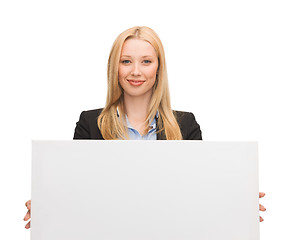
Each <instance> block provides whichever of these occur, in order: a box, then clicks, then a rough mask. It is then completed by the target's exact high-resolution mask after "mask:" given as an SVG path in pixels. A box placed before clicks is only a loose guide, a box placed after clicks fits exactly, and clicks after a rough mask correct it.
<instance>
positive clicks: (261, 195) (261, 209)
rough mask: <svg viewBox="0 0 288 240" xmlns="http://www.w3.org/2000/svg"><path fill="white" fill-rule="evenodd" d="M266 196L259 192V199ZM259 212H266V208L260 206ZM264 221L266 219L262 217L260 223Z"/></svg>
mask: <svg viewBox="0 0 288 240" xmlns="http://www.w3.org/2000/svg"><path fill="white" fill-rule="evenodd" d="M264 196H265V193H264V192H259V198H262V197H264ZM259 210H260V211H263V212H264V211H266V208H265V207H264V206H263V205H261V204H259ZM263 221H264V219H263V218H262V217H261V216H260V222H263Z"/></svg>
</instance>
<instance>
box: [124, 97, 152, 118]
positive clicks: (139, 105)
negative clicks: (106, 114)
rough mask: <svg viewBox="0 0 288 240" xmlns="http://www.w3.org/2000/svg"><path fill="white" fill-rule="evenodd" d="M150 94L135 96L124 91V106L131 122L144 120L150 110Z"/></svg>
mask: <svg viewBox="0 0 288 240" xmlns="http://www.w3.org/2000/svg"><path fill="white" fill-rule="evenodd" d="M151 95H152V93H150V94H146V95H144V96H139V97H134V96H130V95H127V94H125V93H124V108H125V112H126V114H127V116H128V119H129V121H130V122H138V123H139V122H144V121H145V119H146V117H147V115H148V110H149V103H150V99H151Z"/></svg>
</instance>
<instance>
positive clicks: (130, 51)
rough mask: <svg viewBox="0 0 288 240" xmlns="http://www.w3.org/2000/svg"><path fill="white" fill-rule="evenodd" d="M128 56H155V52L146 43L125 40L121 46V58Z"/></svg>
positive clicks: (136, 40) (133, 39) (139, 40)
mask: <svg viewBox="0 0 288 240" xmlns="http://www.w3.org/2000/svg"><path fill="white" fill-rule="evenodd" d="M122 55H128V56H147V55H150V56H152V57H153V56H155V57H157V55H156V51H155V49H154V47H153V46H152V45H151V44H150V43H149V42H147V41H145V40H142V39H135V38H131V39H127V40H126V41H125V42H124V43H123V46H122V51H121V56H122Z"/></svg>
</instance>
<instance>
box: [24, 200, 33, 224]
mask: <svg viewBox="0 0 288 240" xmlns="http://www.w3.org/2000/svg"><path fill="white" fill-rule="evenodd" d="M25 206H26V207H27V209H28V211H27V213H26V215H25V217H24V219H23V220H24V221H28V220H29V219H30V218H31V200H29V201H27V202H26V203H25ZM30 222H31V221H29V222H28V223H27V224H26V225H25V228H26V229H29V228H30Z"/></svg>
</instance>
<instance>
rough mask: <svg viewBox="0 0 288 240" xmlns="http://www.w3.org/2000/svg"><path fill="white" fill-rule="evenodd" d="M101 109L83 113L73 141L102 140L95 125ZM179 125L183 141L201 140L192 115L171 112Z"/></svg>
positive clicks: (163, 138)
mask: <svg viewBox="0 0 288 240" xmlns="http://www.w3.org/2000/svg"><path fill="white" fill-rule="evenodd" d="M102 110H103V108H100V109H95V110H89V111H83V112H82V113H81V115H80V119H79V121H78V122H77V123H76V128H75V132H74V138H73V139H102V140H103V137H102V134H101V132H100V130H99V128H98V125H97V119H98V117H99V115H100V113H101V111H102ZM173 112H174V114H175V117H176V119H177V122H178V124H179V127H180V130H181V133H182V137H183V140H202V133H201V129H200V126H199V124H198V123H197V122H196V120H195V117H194V115H193V113H190V112H180V111H173ZM156 124H157V123H156ZM165 139H166V137H165V136H164V135H163V134H159V133H158V134H157V140H165Z"/></svg>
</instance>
